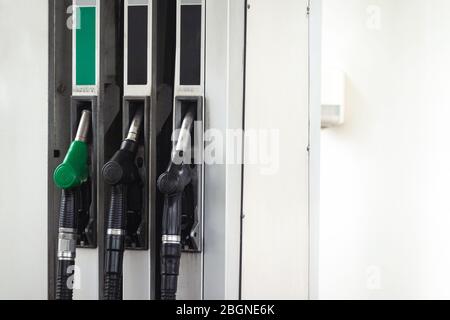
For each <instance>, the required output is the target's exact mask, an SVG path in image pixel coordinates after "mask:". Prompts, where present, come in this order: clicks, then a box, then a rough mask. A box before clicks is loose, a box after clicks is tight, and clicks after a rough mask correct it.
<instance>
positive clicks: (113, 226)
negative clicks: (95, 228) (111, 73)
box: [102, 110, 144, 300]
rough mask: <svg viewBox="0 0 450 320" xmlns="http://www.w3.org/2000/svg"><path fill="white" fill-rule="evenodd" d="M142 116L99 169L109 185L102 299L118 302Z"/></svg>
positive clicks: (133, 123) (137, 115) (120, 291)
mask: <svg viewBox="0 0 450 320" xmlns="http://www.w3.org/2000/svg"><path fill="white" fill-rule="evenodd" d="M143 119H144V114H143V112H142V111H141V110H140V111H138V112H137V113H136V115H135V116H134V119H133V122H132V123H131V125H130V129H129V132H128V136H127V138H126V139H125V140H124V141H123V142H122V145H121V147H120V150H119V151H117V152H116V154H115V155H114V156H113V157H112V159H111V160H110V161H109V162H108V163H106V164H105V166H104V167H103V171H102V174H103V179H104V181H105V182H106V183H107V184H109V185H110V186H111V203H110V208H109V212H108V215H107V228H106V229H107V230H106V252H105V268H104V298H105V300H122V297H123V294H122V291H123V290H122V279H123V254H124V251H125V236H126V213H127V198H128V195H127V193H128V187H129V186H130V185H131V184H133V183H135V182H136V181H138V179H139V176H138V175H139V173H138V169H137V166H136V164H135V157H136V153H137V149H138V143H137V141H138V138H139V133H140V131H141V127H142V124H143Z"/></svg>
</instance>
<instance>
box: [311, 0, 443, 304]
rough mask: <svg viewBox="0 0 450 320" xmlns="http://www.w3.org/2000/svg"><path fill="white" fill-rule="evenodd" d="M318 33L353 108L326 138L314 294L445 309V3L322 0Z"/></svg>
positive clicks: (436, 0)
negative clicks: (413, 301)
mask: <svg viewBox="0 0 450 320" xmlns="http://www.w3.org/2000/svg"><path fill="white" fill-rule="evenodd" d="M378 10H379V14H380V24H379V26H377V12H378ZM323 23H324V25H323V60H324V64H325V65H331V66H337V67H340V68H342V69H343V71H345V72H346V73H347V76H348V89H347V92H346V93H347V102H348V104H347V107H348V109H347V119H346V123H345V124H344V125H343V126H342V127H340V128H336V129H330V130H325V131H323V134H322V163H321V164H322V168H321V169H322V173H321V174H322V180H321V185H322V188H321V197H322V201H321V207H322V211H321V242H320V295H319V296H320V298H325V299H328V298H332V299H333V298H344V299H347V298H357V299H366V298H375V299H378V298H394V299H395V298H425V299H427V298H447V299H448V298H450V272H449V270H450V248H449V247H450V232H449V230H450V201H449V198H450V197H449V195H450V183H449V181H450V166H449V164H450V126H449V120H448V119H449V118H450V89H449V88H450V85H449V75H450V41H448V39H450V1H448V0H427V1H423V0H324V4H323ZM378 27H379V28H378Z"/></svg>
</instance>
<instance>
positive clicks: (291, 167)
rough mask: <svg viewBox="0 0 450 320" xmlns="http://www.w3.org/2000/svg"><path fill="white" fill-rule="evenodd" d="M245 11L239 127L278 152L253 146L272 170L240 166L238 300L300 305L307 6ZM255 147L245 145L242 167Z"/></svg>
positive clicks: (305, 226)
mask: <svg viewBox="0 0 450 320" xmlns="http://www.w3.org/2000/svg"><path fill="white" fill-rule="evenodd" d="M249 5H250V8H249V10H248V21H247V23H248V28H247V79H246V81H247V82H246V119H245V128H246V131H247V133H249V132H250V131H251V130H271V129H273V130H278V133H279V137H278V138H279V139H278V141H279V144H278V146H279V148H277V145H276V143H273V142H271V143H270V144H268V143H265V144H264V143H263V144H260V146H261V145H262V147H263V148H265V150H263V151H262V153H263V154H264V151H269V152H270V156H271V158H272V159H271V160H272V163H271V164H272V165H273V166H271V165H268V164H267V163H266V164H261V165H249V164H247V165H246V166H245V173H244V214H245V219H244V226H243V262H242V263H243V275H242V281H243V283H242V286H243V287H242V293H243V298H244V299H307V298H308V285H309V282H308V277H309V274H308V269H309V217H308V215H309V211H308V207H309V190H308V170H309V168H308V162H309V156H308V145H309V128H308V127H309V125H308V122H309V103H308V101H309V85H308V80H309V68H308V50H309V49H308V41H309V37H308V32H309V28H308V16H307V6H308V1H307V0H284V1H282V3H280V1H273V0H257V1H256V0H253V1H249ZM264 139H265V140H264ZM259 140H263V141H264V142H268V141H270V140H268V139H267V138H264V136H261V138H260V139H259ZM260 142H261V141H260ZM258 147H259V146H258V143H256V142H255V141H254V140H253V141H250V140H249V139H247V141H246V144H245V150H246V151H245V157H246V162H247V163H248V162H250V159H251V154H250V153H251V152H252V150H258ZM277 158H278V159H277ZM269 159H270V158H269ZM262 160H266V159H262ZM269 164H270V162H269ZM273 168H275V169H276V170H271V169H273Z"/></svg>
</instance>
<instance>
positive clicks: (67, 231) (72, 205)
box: [54, 110, 91, 300]
mask: <svg viewBox="0 0 450 320" xmlns="http://www.w3.org/2000/svg"><path fill="white" fill-rule="evenodd" d="M90 127H91V112H90V111H87V110H86V111H83V113H82V116H81V120H80V123H79V126H78V132H77V135H76V138H75V140H74V142H73V143H72V145H71V146H70V149H69V151H68V152H67V155H66V158H65V159H64V162H63V163H62V164H61V165H60V166H59V167H58V168H57V169H56V170H55V173H54V181H55V184H56V185H57V186H58V187H59V188H61V189H63V190H62V194H61V207H60V212H59V230H58V252H57V257H58V265H57V276H56V299H57V300H72V296H73V284H72V281H70V279H72V278H73V273H74V271H75V258H76V245H77V240H78V229H77V228H78V219H77V216H78V209H79V203H80V198H81V192H80V188H79V187H80V186H81V185H82V184H83V183H84V182H86V181H87V179H88V176H89V168H88V157H89V147H88V145H87V140H88V136H89V130H90Z"/></svg>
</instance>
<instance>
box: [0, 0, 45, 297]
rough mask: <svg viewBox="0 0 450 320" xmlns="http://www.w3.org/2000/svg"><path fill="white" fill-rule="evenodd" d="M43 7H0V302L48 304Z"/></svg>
mask: <svg viewBox="0 0 450 320" xmlns="http://www.w3.org/2000/svg"><path fill="white" fill-rule="evenodd" d="M47 39H48V1H46V0H33V1H30V0H14V1H10V0H0V146H1V149H2V151H1V152H0V299H21V298H22V299H23V298H28V299H46V298H47V118H48V114H47V105H48V103H47V95H48V91H47V88H48V77H47V74H48V62H47V60H48V45H47V44H48V41H47Z"/></svg>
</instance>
